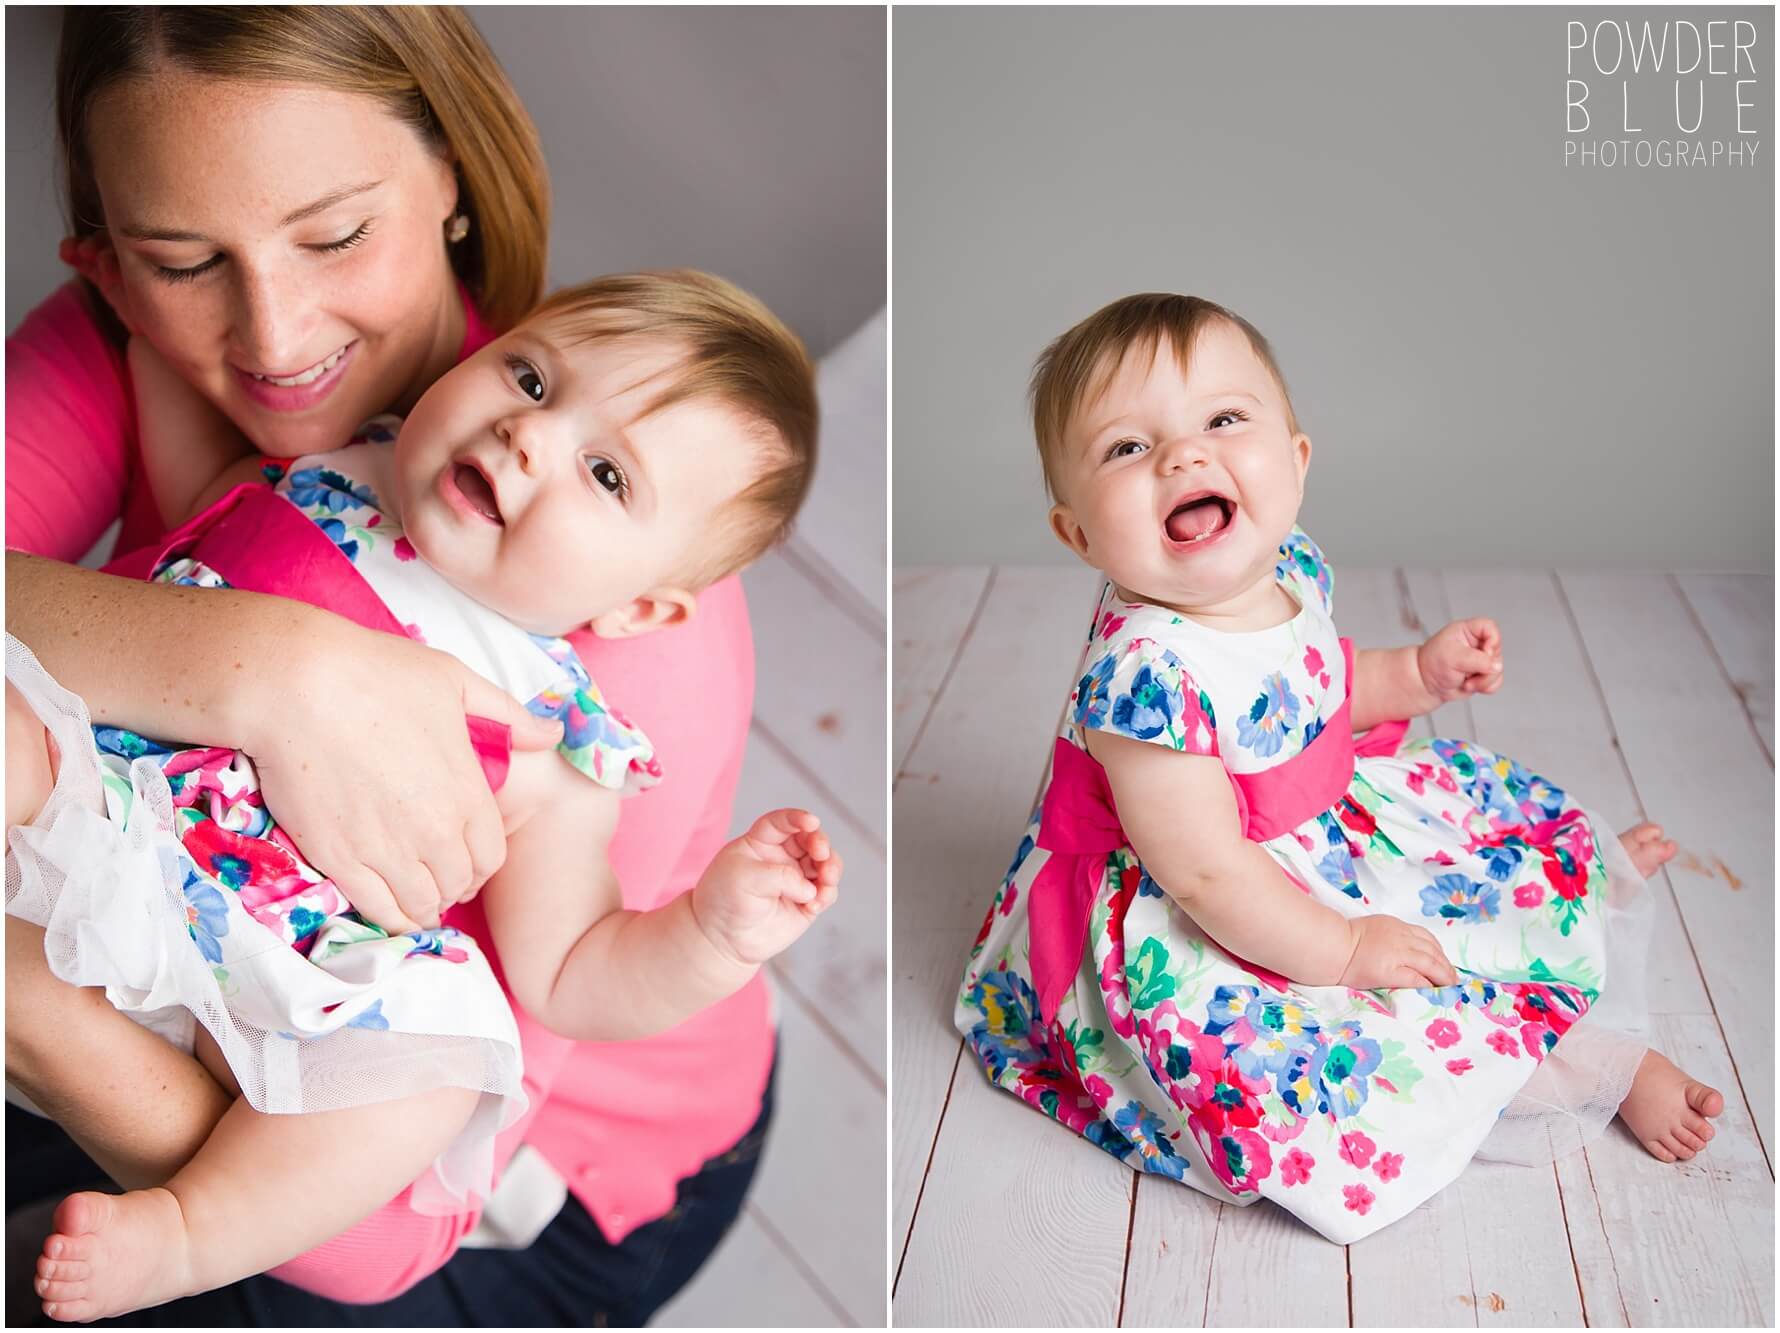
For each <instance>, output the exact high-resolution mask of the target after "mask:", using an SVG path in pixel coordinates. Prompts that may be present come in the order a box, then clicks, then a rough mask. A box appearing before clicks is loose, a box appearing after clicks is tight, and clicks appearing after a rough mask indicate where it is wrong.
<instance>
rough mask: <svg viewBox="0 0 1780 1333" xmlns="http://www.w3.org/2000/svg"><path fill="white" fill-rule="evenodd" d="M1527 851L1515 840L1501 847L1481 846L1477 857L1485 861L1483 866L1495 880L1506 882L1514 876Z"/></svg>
mask: <svg viewBox="0 0 1780 1333" xmlns="http://www.w3.org/2000/svg"><path fill="white" fill-rule="evenodd" d="M1524 855H1525V853H1524V852H1522V850H1521V849H1520V847H1519V846H1517V845H1516V844H1515V843H1513V842H1507V843H1504V844H1502V846H1500V847H1479V848H1478V849H1477V859H1478V860H1480V861H1482V862H1483V868H1484V870H1485V871H1486V872H1487V873H1488V875H1489V877H1490V878H1491V879H1493V880H1498V881H1500V882H1503V883H1506V882H1507V881H1508V880H1511V879H1513V878H1514V872H1515V870H1516V869H1517V868H1518V867H1519V866H1520V863H1521V860H1522V858H1523V857H1524Z"/></svg>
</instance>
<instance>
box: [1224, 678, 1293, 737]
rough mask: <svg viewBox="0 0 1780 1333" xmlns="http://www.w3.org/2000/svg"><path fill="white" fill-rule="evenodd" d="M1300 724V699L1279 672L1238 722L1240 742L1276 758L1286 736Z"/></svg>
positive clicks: (1265, 684)
mask: <svg viewBox="0 0 1780 1333" xmlns="http://www.w3.org/2000/svg"><path fill="white" fill-rule="evenodd" d="M1297 725H1298V697H1297V696H1296V695H1295V694H1293V693H1292V687H1291V686H1290V685H1288V684H1287V683H1286V678H1285V677H1284V676H1283V675H1281V674H1280V673H1279V672H1277V671H1275V672H1274V673H1273V674H1272V675H1271V676H1269V677H1267V679H1266V680H1264V681H1263V682H1261V693H1260V697H1258V698H1257V699H1256V700H1255V702H1254V704H1253V706H1251V707H1250V708H1249V710H1248V715H1247V716H1246V717H1239V718H1237V719H1236V743H1237V744H1238V745H1240V746H1242V747H1243V748H1244V749H1247V750H1253V751H1254V752H1255V753H1256V754H1258V755H1260V756H1262V757H1263V758H1265V757H1267V756H1270V755H1276V754H1278V753H1279V751H1280V747H1281V746H1283V745H1284V744H1285V743H1286V733H1287V732H1289V731H1291V729H1292V728H1293V727H1295V726H1297Z"/></svg>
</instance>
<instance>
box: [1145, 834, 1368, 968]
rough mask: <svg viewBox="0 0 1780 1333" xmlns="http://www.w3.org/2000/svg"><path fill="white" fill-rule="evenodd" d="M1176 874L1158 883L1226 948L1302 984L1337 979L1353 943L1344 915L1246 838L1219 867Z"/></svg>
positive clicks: (1348, 956)
mask: <svg viewBox="0 0 1780 1333" xmlns="http://www.w3.org/2000/svg"><path fill="white" fill-rule="evenodd" d="M1151 873H1152V874H1153V873H1154V871H1153V870H1152V872H1151ZM1179 878H1180V880H1181V882H1180V884H1179V885H1178V887H1177V886H1170V885H1167V884H1163V886H1162V887H1163V888H1165V889H1167V890H1168V893H1169V895H1170V896H1171V897H1172V898H1174V900H1175V901H1176V902H1178V903H1179V904H1180V905H1181V908H1182V910H1184V911H1185V912H1186V913H1187V915H1188V916H1190V917H1192V918H1193V920H1194V921H1196V922H1198V923H1199V927H1200V929H1202V930H1203V931H1205V933H1206V934H1207V935H1210V936H1211V937H1212V938H1213V939H1214V940H1216V941H1217V942H1218V943H1219V944H1221V945H1223V946H1224V948H1226V949H1228V950H1229V951H1230V952H1231V953H1233V954H1236V955H1237V956H1238V957H1240V958H1245V959H1247V960H1248V961H1249V962H1252V963H1259V964H1260V965H1261V966H1262V967H1264V968H1267V969H1268V970H1269V971H1272V972H1277V973H1279V974H1280V975H1281V976H1284V977H1289V978H1290V979H1291V980H1293V981H1299V982H1303V983H1304V984H1305V985H1307V986H1333V985H1337V984H1338V983H1339V982H1340V980H1341V975H1342V973H1343V972H1345V971H1346V970H1347V964H1348V961H1349V960H1350V959H1351V958H1352V957H1353V954H1354V947H1355V944H1356V942H1357V941H1356V937H1355V936H1354V934H1353V930H1352V927H1351V926H1350V924H1349V922H1348V919H1347V918H1346V917H1344V916H1342V915H1341V913H1339V912H1337V911H1335V910H1334V909H1333V908H1331V907H1325V906H1323V905H1322V904H1321V903H1319V902H1317V901H1316V900H1315V899H1314V898H1311V897H1310V896H1309V895H1308V894H1306V893H1305V892H1304V891H1303V890H1302V889H1300V888H1299V887H1298V886H1297V885H1296V884H1294V883H1293V882H1292V881H1291V880H1290V879H1289V878H1287V876H1286V874H1285V872H1284V871H1283V870H1281V869H1280V867H1279V865H1278V863H1277V862H1275V861H1274V859H1273V858H1272V857H1271V856H1269V855H1268V854H1267V853H1266V852H1264V851H1262V850H1261V848H1260V846H1259V845H1257V844H1256V843H1252V842H1249V841H1248V840H1247V839H1244V840H1243V841H1242V843H1241V846H1240V848H1239V849H1234V850H1232V851H1231V852H1230V854H1229V856H1228V858H1227V859H1225V860H1223V861H1222V862H1220V863H1219V864H1218V865H1217V866H1215V867H1206V868H1205V869H1204V870H1203V871H1201V872H1200V873H1198V874H1194V875H1182V876H1180V877H1179ZM1158 883H1161V881H1158Z"/></svg>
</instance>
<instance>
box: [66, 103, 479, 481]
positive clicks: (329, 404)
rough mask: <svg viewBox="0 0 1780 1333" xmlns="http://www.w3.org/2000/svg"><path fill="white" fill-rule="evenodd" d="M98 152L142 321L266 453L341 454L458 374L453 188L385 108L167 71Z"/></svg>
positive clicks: (97, 106)
mask: <svg viewBox="0 0 1780 1333" xmlns="http://www.w3.org/2000/svg"><path fill="white" fill-rule="evenodd" d="M87 136H88V145H89V150H90V153H91V157H92V162H93V169H94V174H95V176H96V177H97V180H98V185H99V192H100V196H101V198H102V199H103V201H104V207H105V221H106V224H107V230H108V232H109V236H110V239H111V242H112V245H113V247H114V248H115V249H116V252H117V259H118V267H119V270H120V273H121V277H122V282H123V286H124V290H125V293H126V296H127V300H128V309H129V314H130V318H131V320H132V322H133V323H134V325H135V327H136V329H137V330H138V331H139V332H140V333H141V334H143V335H144V336H146V337H147V338H148V340H149V341H150V342H151V343H153V344H154V346H155V348H156V349H157V350H158V351H159V352H160V353H161V355H162V356H163V357H164V358H166V360H167V361H168V362H169V363H170V364H171V365H172V366H173V367H174V368H175V369H176V370H178V372H179V373H180V374H181V375H182V376H184V377H185V378H186V379H187V380H188V381H190V382H191V384H192V385H194V386H195V387H196V388H197V389H198V391H199V392H200V393H202V394H203V395H204V396H205V397H206V398H208V399H209V400H210V401H211V402H213V403H215V404H216V405H217V407H219V408H220V409H222V411H223V412H224V413H225V414H227V416H228V417H229V418H230V419H231V420H233V421H234V422H235V424H236V425H237V426H239V427H240V428H241V430H242V431H243V433H245V434H246V435H247V437H248V438H249V439H250V440H252V441H253V442H254V444H255V445H257V446H258V447H259V448H260V449H261V450H262V451H263V452H265V453H267V454H269V455H272V456H274V457H281V458H293V457H297V456H299V455H302V454H306V453H315V452H320V451H323V450H327V449H334V448H338V447H339V446H340V445H341V444H342V443H344V442H345V441H346V440H347V439H348V438H349V437H350V436H351V434H352V431H353V430H354V429H355V428H356V427H357V426H358V425H359V424H360V423H361V422H362V421H364V419H365V418H367V417H369V416H372V415H374V414H376V413H378V412H382V411H388V410H391V409H395V410H398V411H399V410H404V409H405V408H406V407H407V406H408V405H409V404H410V403H411V402H412V401H413V399H414V398H415V397H417V396H418V394H419V393H420V391H421V390H423V389H424V388H425V387H426V385H427V384H428V383H429V382H430V381H431V380H432V379H433V378H434V377H435V376H437V375H438V374H440V373H441V372H443V371H444V370H445V369H446V368H448V367H449V366H450V365H451V363H452V361H453V360H454V359H455V356H456V353H457V350H458V345H459V342H460V341H461V338H462V336H463V322H462V312H461V308H460V306H459V303H458V299H457V293H456V288H455V285H454V282H453V279H452V274H451V267H450V264H449V261H448V260H447V258H446V251H445V235H444V224H445V221H446V219H447V218H448V217H450V215H451V214H452V212H453V211H454V209H455V208H456V202H457V185H456V181H455V177H454V174H453V171H452V167H451V164H450V163H449V162H448V161H447V160H445V158H444V157H442V156H441V155H440V154H438V153H436V152H434V151H433V150H431V149H430V148H429V147H428V146H427V145H426V144H425V143H424V142H423V141H422V140H421V138H420V137H419V136H418V135H417V134H416V133H415V132H414V131H413V130H411V129H410V128H408V127H407V126H406V125H404V124H402V123H401V122H400V121H398V120H396V119H395V118H394V117H392V116H391V115H390V114H389V113H388V112H387V111H386V110H385V109H384V108H383V106H382V105H381V104H380V103H378V102H376V101H374V100H373V99H371V98H369V97H365V96H360V95H357V94H352V93H341V92H332V91H329V90H326V89H322V88H316V87H308V86H281V85H270V84H256V83H242V82H237V81H230V80H220V79H214V78H209V77H205V76H200V75H193V74H188V73H183V72H178V71H171V70H169V71H162V72H159V73H156V74H155V75H153V76H152V77H149V78H145V79H134V80H128V81H125V82H123V83H121V84H118V85H115V86H113V87H112V88H109V89H107V90H106V91H105V92H104V93H103V94H101V95H100V96H99V97H98V98H97V99H95V103H94V106H93V108H92V113H91V115H90V117H89V120H88V130H87Z"/></svg>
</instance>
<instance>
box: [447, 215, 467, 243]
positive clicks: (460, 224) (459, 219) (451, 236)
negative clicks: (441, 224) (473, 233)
mask: <svg viewBox="0 0 1780 1333" xmlns="http://www.w3.org/2000/svg"><path fill="white" fill-rule="evenodd" d="M469 234H470V219H469V218H468V217H466V216H465V215H464V214H462V213H456V214H453V215H452V218H451V221H450V222H447V223H446V224H445V239H446V240H448V241H450V242H451V243H452V244H453V245H456V244H457V243H458V242H459V241H461V240H463V238H464V237H466V236H468V235H469Z"/></svg>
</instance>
